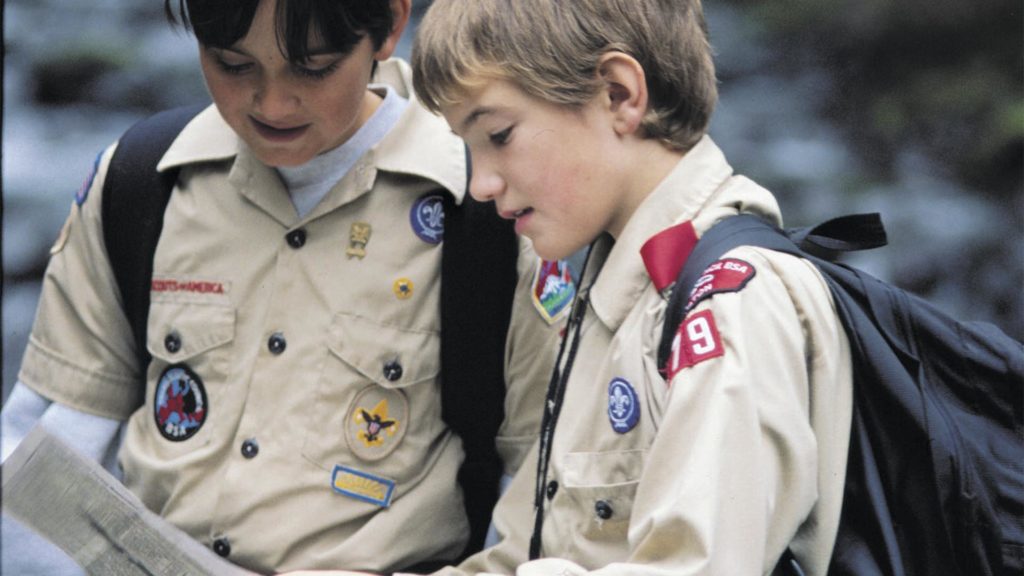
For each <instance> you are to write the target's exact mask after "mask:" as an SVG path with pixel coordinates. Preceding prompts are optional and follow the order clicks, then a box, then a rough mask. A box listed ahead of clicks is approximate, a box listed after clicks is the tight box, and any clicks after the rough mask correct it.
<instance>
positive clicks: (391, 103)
mask: <svg viewBox="0 0 1024 576" xmlns="http://www.w3.org/2000/svg"><path fill="white" fill-rule="evenodd" d="M370 89H371V90H375V91H377V92H378V93H379V92H381V91H383V92H384V100H383V101H382V102H381V103H380V106H378V107H377V109H376V110H374V112H373V114H372V115H370V117H369V118H368V119H367V120H366V122H365V123H363V125H362V126H360V127H359V130H356V133H355V134H353V135H352V137H351V138H349V139H348V140H347V141H346V142H345V143H344V144H342V145H341V146H338V147H337V148H334V149H333V150H328V151H327V152H324V153H322V154H320V155H318V156H316V157H315V158H313V159H312V160H310V161H309V162H306V163H305V164H303V165H301V166H289V167H280V168H278V169H277V172H278V174H280V175H281V179H282V180H284V183H285V186H287V187H288V194H289V195H290V196H291V199H292V204H294V205H295V211H296V212H298V214H299V218H303V217H305V216H306V215H307V214H309V212H310V211H311V210H313V208H315V207H316V205H317V204H319V203H320V201H321V200H323V198H324V196H326V195H327V193H328V192H330V190H331V188H333V187H334V185H335V184H337V183H338V182H339V181H340V180H341V179H342V178H344V177H345V174H348V171H349V170H351V169H352V167H353V166H355V164H356V162H358V161H359V159H360V158H362V157H363V155H364V154H366V152H367V151H368V150H369V149H370V148H373V147H374V146H376V145H377V144H378V143H379V142H380V141H381V140H383V139H384V136H386V135H387V134H388V132H390V131H391V129H392V128H393V127H394V126H395V124H397V123H398V119H399V118H400V117H401V116H402V113H403V112H405V107H406V106H408V104H409V101H408V100H407V99H405V98H403V97H402V96H400V95H399V94H398V93H397V92H395V91H394V90H393V89H392V88H391V87H390V86H385V85H371V86H370Z"/></svg>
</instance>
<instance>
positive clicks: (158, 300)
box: [20, 61, 560, 572]
mask: <svg viewBox="0 0 1024 576" xmlns="http://www.w3.org/2000/svg"><path fill="white" fill-rule="evenodd" d="M376 80H378V81H385V82H386V83H387V84H389V85H391V86H392V87H393V88H394V89H395V90H396V91H398V92H399V93H400V94H402V95H403V96H405V97H409V95H410V92H411V90H410V86H411V81H410V79H409V69H408V66H406V65H405V64H404V63H398V62H394V61H392V62H386V63H383V64H382V65H381V67H380V70H379V72H378V76H377V78H376ZM110 152H111V151H110V150H108V151H107V152H105V153H104V154H103V155H102V157H101V159H100V160H99V161H98V162H97V166H98V177H97V178H95V181H94V182H92V183H91V185H87V186H86V187H85V188H84V189H83V191H82V192H81V193H80V194H79V196H78V199H77V201H76V203H75V205H74V206H73V212H72V215H71V217H70V218H69V221H68V223H67V225H66V228H65V231H64V233H63V234H62V238H61V239H60V240H59V241H58V244H57V245H55V246H54V255H53V257H52V258H51V262H50V264H49V267H48V269H47V273H46V277H45V281H44V286H43V293H42V297H41V301H40V306H39V311H38V316H37V319H36V323H35V326H34V328H33V333H32V336H31V339H30V343H29V346H28V349H27V351H26V354H25V358H24V362H23V366H22V371H21V373H20V380H21V381H22V382H23V383H24V384H26V385H28V386H29V387H31V388H32V389H34V390H35V391H37V392H38V393H39V394H41V395H43V396H45V397H47V398H49V399H51V400H53V401H56V402H59V403H62V404H65V405H68V406H70V407H72V408H75V409H78V410H80V411H83V412H87V413H92V414H97V415H100V416H105V417H108V418H114V419H121V420H124V419H128V418H129V417H130V420H129V422H128V426H127V430H126V436H125V442H124V445H123V448H122V452H121V463H122V467H123V471H124V478H125V483H126V485H127V486H128V487H129V488H130V489H131V490H132V491H133V492H134V493H135V494H137V495H138V496H139V497H140V499H141V500H142V501H143V502H144V503H145V504H146V505H147V506H148V507H149V508H150V509H152V510H154V511H155V512H157V513H159V514H161V515H162V516H164V517H165V518H167V519H168V520H170V521H171V522H172V523H174V524H175V525H177V526H179V527H180V528H182V529H184V530H185V531H186V532H187V533H189V534H190V535H191V536H193V537H194V538H196V539H197V540H199V541H200V542H202V543H204V544H206V545H208V546H212V547H213V548H214V550H216V551H217V552H218V553H221V554H222V555H225V556H227V557H228V558H229V559H230V560H232V561H233V562H236V563H238V564H240V565H242V566H245V567H247V568H250V569H254V570H258V571H261V572H273V571H287V570H294V569H300V568H302V569H314V568H337V567H339V566H347V567H353V568H366V569H372V570H391V569H396V568H399V567H402V566H409V565H412V564H414V563H416V562H421V561H425V560H437V559H448V558H453V557H455V556H456V555H457V554H458V553H459V552H460V551H461V549H462V548H463V546H464V544H465V542H466V539H467V537H468V523H467V520H466V518H465V514H464V510H463V505H462V499H461V493H460V491H459V489H458V485H457V483H456V471H457V470H458V467H459V465H460V463H461V461H462V457H463V456H462V449H461V441H460V440H459V439H458V438H457V437H456V436H455V435H453V434H452V433H451V431H450V430H449V429H448V428H447V427H446V426H445V424H444V423H443V422H442V420H441V404H440V388H439V386H440V383H439V363H440V360H439V357H440V352H439V345H440V339H439V330H440V319H439V306H440V305H439V291H440V282H439V281H440V278H439V275H440V258H441V250H440V244H441V242H442V227H441V223H442V222H443V220H442V219H441V214H440V212H439V211H440V210H441V194H442V190H441V189H442V188H443V189H444V190H447V191H448V192H450V193H451V194H453V195H454V196H455V197H456V198H457V199H458V200H459V201H461V198H462V197H463V194H464V190H465V188H466V181H465V174H466V169H465V164H464V162H465V153H464V148H463V145H462V143H461V141H460V140H458V139H457V138H456V137H455V136H454V135H453V134H451V132H450V131H449V130H448V128H447V126H446V125H445V123H444V122H443V120H441V119H440V118H439V117H437V116H434V115H432V114H430V113H428V112H427V111H426V110H425V109H423V108H422V107H421V106H420V105H419V104H418V103H416V102H415V101H413V102H412V103H411V105H410V106H408V107H407V108H406V110H405V112H404V113H403V116H402V118H401V119H400V120H399V121H398V123H397V124H396V125H395V127H394V128H393V129H392V131H391V132H390V133H389V134H388V135H387V136H385V138H384V139H383V140H382V141H381V142H380V144H379V145H377V146H375V147H373V148H372V149H371V150H370V151H369V152H367V154H366V155H365V156H364V157H363V158H362V159H360V161H359V162H357V163H356V165H355V166H354V167H353V169H352V170H350V171H349V172H348V174H347V175H346V176H345V177H344V178H343V179H342V180H341V181H340V182H339V183H338V184H337V185H335V186H334V187H333V188H332V189H331V191H330V192H329V193H328V194H327V195H326V196H325V197H324V199H323V200H322V201H321V202H320V203H319V204H318V205H317V206H316V207H315V208H314V209H313V210H312V211H311V212H309V213H308V214H307V215H306V216H305V217H303V218H301V219H300V218H299V217H298V216H297V215H296V210H295V208H294V207H293V205H292V204H291V202H290V200H289V198H288V193H287V191H286V190H285V189H284V187H283V185H282V183H281V180H280V179H279V177H278V176H277V174H276V173H275V172H274V171H273V170H272V169H271V168H269V167H267V166H265V165H262V164H261V163H260V162H258V161H257V160H256V158H255V157H254V156H253V155H252V153H251V152H250V151H249V150H248V149H247V148H246V146H245V145H244V143H242V142H240V141H239V140H238V138H237V137H236V136H235V134H234V133H233V132H232V131H231V130H230V128H229V127H228V126H227V125H226V124H225V123H224V121H223V120H222V119H221V117H220V116H219V114H218V112H217V111H216V109H215V108H213V107H211V108H209V109H207V110H206V111H204V112H202V113H201V114H200V115H199V116H198V117H197V118H195V119H194V120H193V121H192V123H191V124H190V125H189V126H187V127H186V128H185V129H184V131H183V132H182V133H181V134H180V135H179V137H178V139H177V140H176V141H175V142H174V144H173V145H172V146H171V147H170V149H169V150H168V151H167V153H166V154H165V156H164V157H163V159H162V160H161V162H160V164H159V169H160V170H166V169H168V168H172V167H181V168H182V169H181V172H180V176H179V182H178V185H177V187H176V189H175V191H174V193H173V194H172V195H171V199H170V203H169V205H168V207H167V211H166V215H165V221H164V226H163V231H162V235H161V238H160V242H159V245H158V246H157V249H156V255H155V261H154V274H153V280H152V291H151V297H152V303H151V306H150V311H149V319H148V322H149V324H148V329H147V334H148V342H147V348H148V350H149V352H150V353H151V354H152V356H153V361H152V363H151V364H150V365H149V367H148V370H147V372H146V374H145V377H146V388H145V398H144V400H143V401H142V407H141V408H138V409H137V410H136V408H137V407H138V404H139V401H140V400H139V397H138V396H139V389H140V386H139V384H138V382H139V380H138V378H139V377H140V374H139V371H140V369H139V368H137V367H136V366H135V360H133V358H134V351H133V349H132V344H131V342H132V340H131V332H130V329H129V327H128V324H127V322H126V320H125V318H124V316H123V315H122V314H121V313H120V312H119V311H120V303H119V299H118V292H117V288H116V286H115V284H114V281H113V279H112V273H111V270H110V268H109V265H107V264H106V255H105V252H104V247H103V239H102V225H101V222H100V204H101V198H99V197H98V196H99V195H101V194H102V185H103V184H102V182H103V178H104V175H105V171H106V167H107V163H108V162H109V158H110ZM371 191H372V193H371ZM538 267H539V260H538V258H537V257H536V256H535V255H534V253H533V251H532V249H531V248H530V247H529V245H528V244H527V243H526V242H525V241H523V242H522V248H521V253H520V257H519V263H518V272H519V285H518V287H517V292H516V300H515V303H514V305H513V316H512V318H513V319H512V322H511V327H510V329H509V334H508V339H507V345H506V348H507V358H506V366H505V373H506V381H507V383H508V394H507V398H506V407H507V410H508V412H507V413H508V414H509V417H508V418H506V421H505V423H504V424H503V426H502V429H501V430H500V431H499V434H500V435H501V436H502V437H501V439H500V442H499V447H500V450H499V452H500V454H501V456H502V457H503V458H504V459H505V465H506V468H507V471H510V472H511V471H512V470H514V469H515V468H516V467H518V465H519V463H520V462H521V461H522V459H523V457H524V456H525V453H526V451H528V450H529V447H530V445H531V444H532V442H533V439H534V438H535V437H536V430H537V429H538V428H539V419H540V418H539V417H540V413H541V408H540V405H541V404H542V400H543V393H544V392H543V382H546V381H547V377H548V374H549V373H550V370H551V366H552V364H553V361H554V352H555V351H556V350H557V337H558V329H559V328H560V326H559V325H558V322H557V320H558V318H557V316H558V310H557V309H550V312H551V316H553V318H542V316H541V314H539V313H538V312H537V309H536V308H535V306H534V301H533V300H534V299H533V298H532V297H531V293H532V288H533V284H534V282H535V280H536V278H535V272H536V269H537V268H538ZM548 320H551V322H549V321H548ZM535 383H536V384H535Z"/></svg>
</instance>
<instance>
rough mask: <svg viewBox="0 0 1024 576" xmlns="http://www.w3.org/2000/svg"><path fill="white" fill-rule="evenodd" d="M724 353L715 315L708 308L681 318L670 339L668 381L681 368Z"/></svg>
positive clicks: (670, 380)
mask: <svg viewBox="0 0 1024 576" xmlns="http://www.w3.org/2000/svg"><path fill="white" fill-rule="evenodd" d="M723 354H725V349H724V348H723V347H722V339H721V338H720V337H719V336H718V327H717V326H715V317H714V315H713V314H711V311H710V310H702V311H700V312H697V313H696V314H692V315H690V316H689V317H687V318H686V319H685V320H683V323H682V324H680V325H679V330H677V331H676V335H675V338H673V339H672V354H671V355H669V357H668V379H667V380H668V382H669V383H670V384H671V382H672V379H673V378H675V375H676V374H677V373H679V371H680V370H682V369H683V368H689V367H691V366H694V365H695V364H699V363H701V362H703V361H705V360H707V359H709V358H715V357H718V356H721V355H723Z"/></svg>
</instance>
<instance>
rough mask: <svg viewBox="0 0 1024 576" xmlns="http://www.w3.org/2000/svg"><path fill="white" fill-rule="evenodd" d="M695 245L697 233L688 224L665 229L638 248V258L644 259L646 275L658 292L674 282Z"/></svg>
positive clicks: (691, 225)
mask: <svg viewBox="0 0 1024 576" xmlns="http://www.w3.org/2000/svg"><path fill="white" fill-rule="evenodd" d="M696 245H697V233H696V232H695V231H694V229H693V224H691V223H690V222H683V223H682V224H676V225H675V226H673V227H671V228H666V229H665V230H662V231H661V232H658V233H657V234H655V235H654V236H651V238H650V239H649V240H647V242H645V243H644V245H643V246H642V247H641V248H640V257H641V258H643V259H644V266H646V267H647V275H648V276H650V277H651V281H652V282H654V287H655V288H656V289H657V290H658V292H661V291H662V290H664V289H665V288H668V287H669V286H670V285H671V284H672V283H673V282H675V281H676V276H678V275H679V271H680V270H682V269H683V264H684V263H685V262H686V259H687V258H689V257H690V252H693V247H694V246H696Z"/></svg>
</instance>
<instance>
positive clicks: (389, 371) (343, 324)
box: [328, 314, 441, 388]
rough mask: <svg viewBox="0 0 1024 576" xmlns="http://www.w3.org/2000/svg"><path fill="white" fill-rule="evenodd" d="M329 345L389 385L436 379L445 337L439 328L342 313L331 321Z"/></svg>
mask: <svg viewBox="0 0 1024 576" xmlns="http://www.w3.org/2000/svg"><path fill="white" fill-rule="evenodd" d="M328 347H329V348H330V350H331V352H332V353H333V354H334V355H335V356H337V357H338V358H340V359H341V360H342V361H343V362H345V363H346V364H348V365H349V366H351V367H352V368H354V369H356V370H357V371H358V372H359V373H361V374H362V375H363V376H365V377H367V378H368V379H370V380H372V381H373V382H376V383H377V384H380V385H381V386H384V387H386V388H404V387H406V386H411V385H413V384H416V383H419V382H423V381H426V380H433V379H436V378H437V377H438V375H439V374H440V371H441V338H440V335H439V334H438V333H437V332H435V331H429V330H416V329H410V328H400V327H397V326H388V325H384V324H380V323H378V322H375V321H373V320H370V319H368V318H363V317H361V316H353V315H350V314H338V315H337V316H335V317H334V322H333V323H332V324H331V335H330V339H329V343H328Z"/></svg>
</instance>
